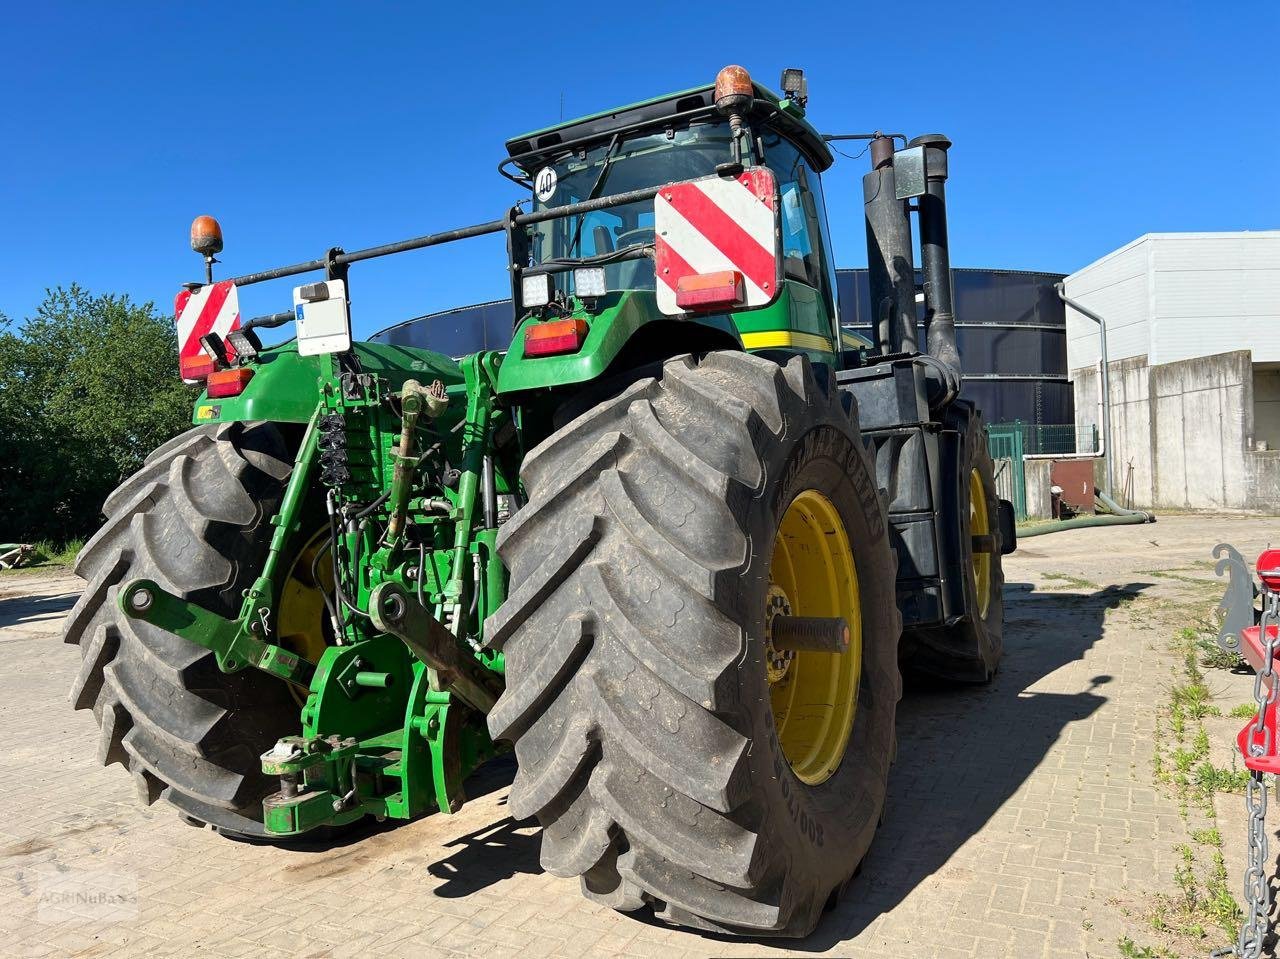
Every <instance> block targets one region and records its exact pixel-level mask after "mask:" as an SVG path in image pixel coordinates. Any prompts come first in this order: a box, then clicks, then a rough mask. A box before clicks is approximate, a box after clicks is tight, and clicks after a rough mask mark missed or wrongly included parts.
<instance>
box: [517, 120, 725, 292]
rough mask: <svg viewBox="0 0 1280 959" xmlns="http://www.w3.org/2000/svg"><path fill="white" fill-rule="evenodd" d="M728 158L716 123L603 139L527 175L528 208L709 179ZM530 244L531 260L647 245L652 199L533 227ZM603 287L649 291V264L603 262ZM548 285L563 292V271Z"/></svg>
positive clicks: (565, 286)
mask: <svg viewBox="0 0 1280 959" xmlns="http://www.w3.org/2000/svg"><path fill="white" fill-rule="evenodd" d="M729 156H730V153H729V126H728V124H727V123H725V122H723V121H716V122H712V123H696V124H693V125H691V126H689V127H687V128H685V129H683V130H675V131H671V132H668V131H666V130H662V131H659V132H657V133H648V134H638V135H634V136H630V137H620V138H617V139H614V140H607V141H604V142H602V143H600V144H598V145H596V146H593V147H590V148H588V149H586V150H583V151H579V152H577V153H573V154H569V155H566V156H563V157H561V158H559V159H558V160H556V161H555V162H553V163H551V164H549V165H548V166H547V167H544V168H543V169H542V170H540V171H538V173H537V175H536V176H535V177H534V183H535V201H536V204H537V205H536V207H535V209H538V210H545V209H548V208H550V207H557V206H564V205H565V204H567V203H577V202H579V201H582V200H588V199H594V198H596V197H602V196H610V195H612V194H615V193H626V192H628V191H630V190H641V189H644V188H645V187H651V186H659V185H660V184H663V183H671V182H673V181H679V180H692V179H695V178H697V177H702V176H710V175H711V174H713V173H715V169H716V165H717V164H720V163H725V162H727V161H728V159H729ZM548 170H550V171H551V172H552V173H554V174H555V175H554V177H552V176H550V175H549V174H548V172H547V171H548ZM548 187H550V189H548ZM532 239H533V260H534V262H535V263H542V262H545V261H547V260H553V259H558V258H562V257H584V256H597V255H599V254H603V253H613V252H615V251H617V250H620V249H622V248H624V247H628V246H633V245H636V244H651V243H653V201H652V200H645V201H642V202H639V203H628V204H627V205H626V206H618V207H613V208H612V209H608V210H597V211H595V212H593V213H588V214H586V215H585V216H580V217H578V216H575V217H565V218H563V219H559V220H548V221H545V222H542V223H538V224H536V225H535V227H534V232H533V234H532ZM605 283H606V285H607V287H608V289H609V290H610V291H618V290H652V289H653V288H654V277H653V260H651V259H648V258H645V259H640V260H627V261H624V262H622V263H612V264H609V265H607V266H606V267H605ZM556 284H557V286H558V287H559V288H560V289H561V290H562V291H564V292H566V293H567V292H569V288H570V286H571V284H572V280H571V279H570V274H568V273H559V274H556Z"/></svg>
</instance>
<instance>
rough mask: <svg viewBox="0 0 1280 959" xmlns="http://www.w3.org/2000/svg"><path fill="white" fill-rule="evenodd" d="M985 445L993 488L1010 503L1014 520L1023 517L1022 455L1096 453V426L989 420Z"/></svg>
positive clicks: (1025, 492)
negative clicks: (992, 468)
mask: <svg viewBox="0 0 1280 959" xmlns="http://www.w3.org/2000/svg"><path fill="white" fill-rule="evenodd" d="M987 448H988V449H989V450H990V451H991V458H992V459H993V460H994V461H995V467H996V489H997V491H998V492H999V495H1000V498H1001V499H1007V500H1008V501H1009V502H1011V503H1012V504H1013V512H1014V514H1015V515H1016V516H1017V518H1018V519H1026V518H1027V476H1026V470H1025V469H1024V467H1023V464H1022V458H1023V457H1024V456H1037V455H1045V454H1048V455H1054V454H1063V455H1065V454H1069V453H1086V454H1087V453H1096V452H1097V451H1098V428H1097V427H1096V426H1093V425H1089V426H1076V425H1074V424H1072V423H1065V424H1061V425H1059V424H1049V425H1047V426H1046V425H1042V424H1037V423H1018V422H1014V423H992V424H991V425H990V426H988V427H987Z"/></svg>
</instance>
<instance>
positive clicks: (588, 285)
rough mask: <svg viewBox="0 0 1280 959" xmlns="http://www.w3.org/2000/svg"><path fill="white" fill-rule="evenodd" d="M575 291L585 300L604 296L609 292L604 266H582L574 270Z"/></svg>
mask: <svg viewBox="0 0 1280 959" xmlns="http://www.w3.org/2000/svg"><path fill="white" fill-rule="evenodd" d="M573 292H575V293H577V294H578V296H580V297H581V298H582V299H584V300H585V299H589V298H592V297H597V296H604V295H605V293H607V292H608V288H607V287H606V286H605V282H604V267H602V266H582V267H579V268H578V269H576V270H574V271H573Z"/></svg>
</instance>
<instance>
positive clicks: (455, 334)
mask: <svg viewBox="0 0 1280 959" xmlns="http://www.w3.org/2000/svg"><path fill="white" fill-rule="evenodd" d="M952 275H953V278H954V283H955V295H956V336H957V340H958V343H959V347H960V356H961V360H962V362H963V364H964V392H963V395H964V396H965V397H967V398H969V399H972V400H973V401H974V402H975V403H977V404H978V406H979V407H981V408H982V410H983V412H984V414H985V415H986V419H987V422H988V423H1012V422H1015V421H1020V422H1022V423H1025V424H1029V425H1037V426H1039V425H1050V424H1069V423H1073V422H1074V421H1075V415H1074V414H1075V407H1074V400H1073V395H1072V388H1071V384H1070V383H1068V382H1067V338H1066V318H1065V314H1064V312H1063V305H1062V301H1060V300H1059V299H1058V297H1057V294H1056V293H1055V292H1054V289H1053V286H1054V284H1055V283H1057V282H1059V281H1060V280H1062V278H1063V276H1062V274H1059V273H1029V272H1021V271H1016V270H967V269H955V270H952ZM836 284H837V288H838V293H839V297H840V315H841V317H842V320H843V323H844V325H845V326H846V327H848V328H849V329H851V330H854V331H856V332H858V333H862V334H863V335H869V334H870V332H871V323H870V320H869V316H870V309H871V305H870V300H871V295H870V292H869V288H868V285H867V271H866V270H864V269H858V270H837V271H836ZM512 325H513V317H512V315H511V301H510V300H494V301H492V302H489V303H480V304H477V305H475V306H463V307H458V308H457V309H453V310H445V311H443V312H440V313H432V314H429V315H427V316H420V317H416V318H415V319H412V320H406V321H405V322H403V323H399V324H397V325H395V326H392V327H390V328H388V329H386V330H383V331H382V332H380V333H376V334H374V336H373V337H372V339H373V340H374V341H376V342H382V343H394V344H397V345H401V346H417V347H421V348H424V349H431V350H436V351H438V352H440V353H444V354H446V355H448V356H455V357H456V356H463V355H465V354H467V353H474V352H475V351H477V350H483V349H489V350H501V349H505V348H506V347H507V345H508V343H509V342H510V339H511V328H512ZM920 342H922V343H923V342H924V336H923V334H922V335H921V338H920Z"/></svg>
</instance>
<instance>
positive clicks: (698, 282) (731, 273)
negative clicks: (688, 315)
mask: <svg viewBox="0 0 1280 959" xmlns="http://www.w3.org/2000/svg"><path fill="white" fill-rule="evenodd" d="M743 302H745V293H744V287H743V281H742V274H741V273H739V272H738V271H737V270H722V271H721V272H719V273H694V274H690V275H688V276H682V277H680V279H679V280H678V281H677V283H676V306H678V307H680V309H682V310H690V311H693V310H707V309H713V308H715V307H724V306H739V305H741V304H742V303H743Z"/></svg>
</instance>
